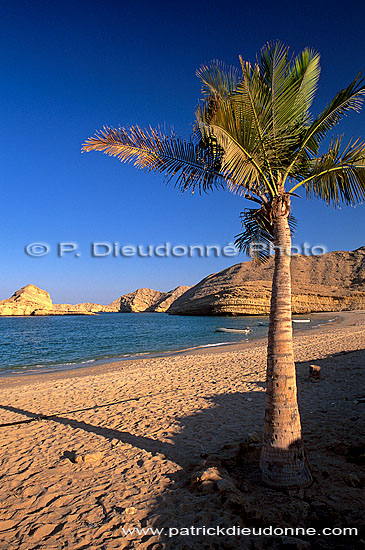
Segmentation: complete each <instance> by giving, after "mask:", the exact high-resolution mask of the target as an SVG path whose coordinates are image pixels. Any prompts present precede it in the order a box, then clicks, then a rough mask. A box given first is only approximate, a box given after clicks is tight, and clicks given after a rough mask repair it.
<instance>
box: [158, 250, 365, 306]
mask: <svg viewBox="0 0 365 550" xmlns="http://www.w3.org/2000/svg"><path fill="white" fill-rule="evenodd" d="M272 275H273V258H271V259H270V260H269V261H268V262H267V263H265V264H257V263H256V262H253V261H250V262H244V263H240V264H236V265H234V266H232V267H229V268H228V269H224V270H223V271H220V272H219V273H215V274H213V275H209V276H208V277H206V278H205V279H203V280H202V281H200V282H199V283H198V284H197V285H195V286H193V287H191V288H190V290H188V291H187V292H185V294H184V295H183V296H181V297H180V298H178V299H177V300H176V301H175V302H174V303H173V304H172V305H171V307H170V308H169V310H168V313H170V314H173V315H251V314H252V315H258V314H260V315H262V314H268V313H269V311H270V297H271V279H272ZM292 295H293V313H310V312H320V311H344V310H354V309H365V247H361V248H359V249H357V250H354V251H353V252H342V251H340V252H329V253H327V254H324V255H322V256H301V255H297V256H293V258H292Z"/></svg>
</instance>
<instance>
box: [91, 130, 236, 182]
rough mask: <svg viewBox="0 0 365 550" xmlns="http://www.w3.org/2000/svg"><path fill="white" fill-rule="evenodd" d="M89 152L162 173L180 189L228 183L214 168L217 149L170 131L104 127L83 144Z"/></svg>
mask: <svg viewBox="0 0 365 550" xmlns="http://www.w3.org/2000/svg"><path fill="white" fill-rule="evenodd" d="M89 151H102V152H103V153H106V154H108V155H110V156H112V157H117V158H118V159H119V160H120V161H121V162H124V163H129V162H133V164H134V166H136V168H139V169H141V170H146V171H153V172H157V173H163V174H164V175H165V178H166V180H167V181H171V180H174V182H175V185H176V186H177V187H178V188H179V189H180V190H181V191H186V190H188V189H190V190H192V191H193V192H194V191H195V190H196V189H198V191H199V192H202V191H204V192H206V191H209V190H211V189H213V188H216V187H221V188H222V187H224V186H225V185H226V183H227V182H226V180H225V179H224V178H223V177H222V174H221V173H219V171H217V170H216V167H217V165H218V166H219V160H220V155H221V153H220V151H219V150H218V149H217V148H215V149H214V148H211V147H209V148H205V149H204V148H203V147H202V145H201V144H199V143H196V142H194V141H193V140H189V141H187V140H184V139H183V138H180V137H178V136H176V135H175V133H174V132H173V131H172V132H171V133H170V135H166V134H165V133H164V132H162V130H160V129H153V128H150V129H149V130H146V129H142V128H140V127H138V126H131V127H130V128H119V129H116V128H109V127H106V126H104V128H103V130H100V131H98V132H96V133H95V135H94V136H92V137H90V138H89V139H88V140H86V141H85V143H84V144H83V146H82V152H83V153H84V152H89Z"/></svg>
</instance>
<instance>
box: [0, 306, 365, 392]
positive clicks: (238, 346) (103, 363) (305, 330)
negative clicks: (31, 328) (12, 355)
mask: <svg viewBox="0 0 365 550" xmlns="http://www.w3.org/2000/svg"><path fill="white" fill-rule="evenodd" d="M311 315H312V316H315V317H319V318H321V317H324V318H327V317H331V316H332V315H333V316H334V319H333V320H331V321H327V322H325V323H323V324H320V325H315V326H312V327H308V326H301V325H299V326H296V327H295V330H294V331H293V338H294V341H295V339H296V338H298V337H299V336H301V335H304V334H311V333H312V334H313V333H314V332H315V333H316V334H319V333H320V332H328V331H331V329H332V328H335V327H338V326H339V325H341V326H344V327H346V326H348V325H350V324H352V323H353V322H354V321H355V322H356V321H359V320H362V319H364V320H365V310H356V311H341V312H330V311H329V312H320V313H312V314H311ZM266 342H267V338H266V337H265V338H263V337H253V338H251V339H250V340H247V341H246V340H244V341H242V342H236V343H231V342H228V343H226V344H223V343H222V344H214V345H207V346H204V345H202V346H197V347H192V348H185V349H182V350H175V351H166V352H160V353H159V352H152V353H149V352H146V353H145V354H141V356H134V357H125V358H119V357H116V358H115V359H110V360H106V359H100V360H95V362H94V360H91V361H93V364H92V365H90V364H85V365H83V364H80V363H79V364H75V365H74V366H71V365H69V366H68V365H65V367H64V368H63V367H61V366H60V367H55V368H53V367H50V369H52V370H47V366H44V367H41V369H40V370H39V371H38V372H27V371H25V372H23V373H21V372H19V373H17V374H14V373H9V374H0V388H3V387H7V386H9V387H14V386H22V385H27V384H29V383H32V382H33V383H37V382H41V381H43V380H44V381H46V380H58V379H68V378H74V377H75V378H76V377H79V376H80V377H81V376H82V377H84V376H89V375H93V376H94V375H98V374H103V373H106V372H112V371H113V370H115V369H121V368H122V369H123V367H124V368H129V367H130V366H132V365H133V364H140V363H141V362H142V363H143V362H146V361H151V360H155V359H157V360H158V359H169V358H174V357H184V356H191V355H215V354H220V353H225V352H227V353H230V352H240V351H246V350H249V349H251V348H255V347H257V346H262V345H265V346H266Z"/></svg>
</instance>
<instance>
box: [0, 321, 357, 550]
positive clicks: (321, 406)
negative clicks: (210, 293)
mask: <svg viewBox="0 0 365 550" xmlns="http://www.w3.org/2000/svg"><path fill="white" fill-rule="evenodd" d="M326 315H328V314H326ZM334 316H337V317H339V319H338V320H337V321H336V322H334V323H332V324H330V325H327V326H322V327H319V328H316V329H311V330H306V331H302V332H296V334H295V337H294V342H295V359H296V363H297V378H298V397H299V404H300V410H301V415H302V424H303V437H304V440H305V445H306V450H307V454H308V458H309V462H310V465H311V470H312V473H313V477H314V483H313V485H312V486H311V487H309V488H307V489H305V490H292V491H283V492H281V491H273V490H270V489H265V488H263V487H261V486H260V484H259V480H258V478H257V456H258V453H259V446H260V437H261V433H262V426H263V414H264V402H265V389H264V388H265V361H266V343H265V342H263V341H254V342H251V343H244V344H240V345H234V346H224V347H222V348H210V349H205V350H196V351H195V352H186V353H184V354H176V355H171V356H166V357H158V358H145V359H140V360H135V361H123V362H120V363H112V364H107V365H104V366H98V367H92V368H83V369H78V370H73V371H63V372H59V373H55V372H54V373H48V374H40V375H27V376H18V377H6V378H5V377H4V378H1V379H0V405H1V406H0V424H1V427H0V430H1V432H0V433H1V440H0V441H1V443H0V445H1V471H0V477H1V481H0V502H1V505H0V507H1V510H0V514H1V516H0V549H4V550H5V549H6V550H8V549H10V550H11V549H17V550H18V549H19V550H28V549H29V550H30V549H43V548H44V549H45V548H47V549H49V550H50V549H55V550H56V549H57V550H58V549H64V548H65V549H66V548H68V549H72V550H82V549H85V550H86V549H88V550H89V549H90V550H92V549H106V550H109V549H124V548H128V549H129V548H130V549H132V548H133V549H135V548H138V549H150V550H152V549H155V550H157V549H160V548H161V549H162V548H167V549H170V548H171V549H175V548H176V549H183V548H186V549H188V548H192V549H195V548H196V549H200V548H235V549H237V548H312V547H313V548H330V547H339V548H358V547H359V548H360V545H361V541H360V538H361V537H359V536H358V537H347V538H346V537H338V536H337V537H334V539H333V538H332V537H327V538H323V537H320V536H318V537H315V540H316V544H317V545H316V546H313V544H314V543H313V542H308V540H309V539H308V537H307V538H306V537H305V536H299V537H297V540H294V541H293V540H291V539H289V538H288V537H278V536H276V537H266V538H265V539H262V538H260V537H253V538H252V537H251V538H247V537H242V536H241V537H235V536H231V537H229V536H228V535H221V536H208V535H197V536H195V535H187V536H184V535H183V534H179V535H177V536H174V537H171V538H168V537H167V536H166V535H162V536H161V537H160V536H158V535H152V534H146V535H139V534H137V533H134V534H129V535H127V536H125V535H124V532H123V528H124V529H128V528H129V529H133V528H134V527H137V528H141V527H144V528H146V527H152V528H166V529H168V528H169V527H173V528H181V527H187V528H189V527H190V526H195V527H198V526H199V527H202V526H206V527H212V526H217V525H219V526H226V527H228V526H232V525H236V526H237V525H240V526H241V527H243V526H248V527H253V526H260V525H261V526H262V527H267V526H269V525H274V524H277V525H279V526H280V525H282V526H292V527H297V526H304V527H316V528H318V529H319V528H320V527H321V526H322V525H323V524H325V526H327V527H330V528H332V527H335V526H350V527H356V528H359V527H360V525H359V523H360V517H361V508H362V502H361V495H362V488H361V487H362V484H363V481H364V471H363V470H362V469H361V464H360V462H361V456H360V454H361V448H360V436H361V427H362V426H363V421H362V417H361V411H362V408H363V406H364V405H363V402H364V394H363V390H362V388H361V374H362V367H363V366H364V364H365V312H348V313H341V314H334ZM310 364H315V365H319V366H320V367H321V379H320V380H319V381H316V382H313V381H312V380H310V378H309V375H308V367H309V365H310ZM42 416H48V417H49V418H42ZM245 441H246V442H245ZM75 460H76V462H75ZM202 478H203V479H202ZM270 522H272V523H270ZM362 536H363V535H362ZM298 539H301V541H300V540H299V542H298ZM311 539H312V541H313V540H314V538H313V537H311ZM341 544H342V546H341ZM358 545H359V546H358Z"/></svg>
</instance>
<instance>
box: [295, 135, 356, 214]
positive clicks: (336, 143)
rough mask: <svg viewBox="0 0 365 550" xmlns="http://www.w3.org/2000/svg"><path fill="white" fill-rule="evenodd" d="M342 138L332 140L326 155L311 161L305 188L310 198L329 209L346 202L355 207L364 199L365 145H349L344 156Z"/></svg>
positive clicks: (353, 143)
mask: <svg viewBox="0 0 365 550" xmlns="http://www.w3.org/2000/svg"><path fill="white" fill-rule="evenodd" d="M341 145H342V137H337V138H336V139H332V142H331V145H330V147H329V149H328V151H327V153H326V154H324V155H322V156H321V157H320V158H319V159H316V160H314V161H312V165H313V166H312V170H311V171H310V174H309V175H308V176H307V178H306V179H305V180H304V181H302V182H301V183H299V184H297V185H296V186H295V187H293V189H292V191H294V190H295V189H297V188H298V187H300V186H301V185H305V189H306V194H307V197H308V198H312V197H316V198H318V199H321V200H323V201H325V202H326V203H327V204H328V205H329V206H335V207H338V206H340V204H341V203H342V202H343V203H345V204H347V205H352V206H353V205H355V204H356V203H359V202H362V201H363V200H364V199H365V142H360V141H359V140H356V141H354V142H353V141H350V142H349V143H348V145H347V146H346V147H345V148H344V149H343V151H342V152H341Z"/></svg>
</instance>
